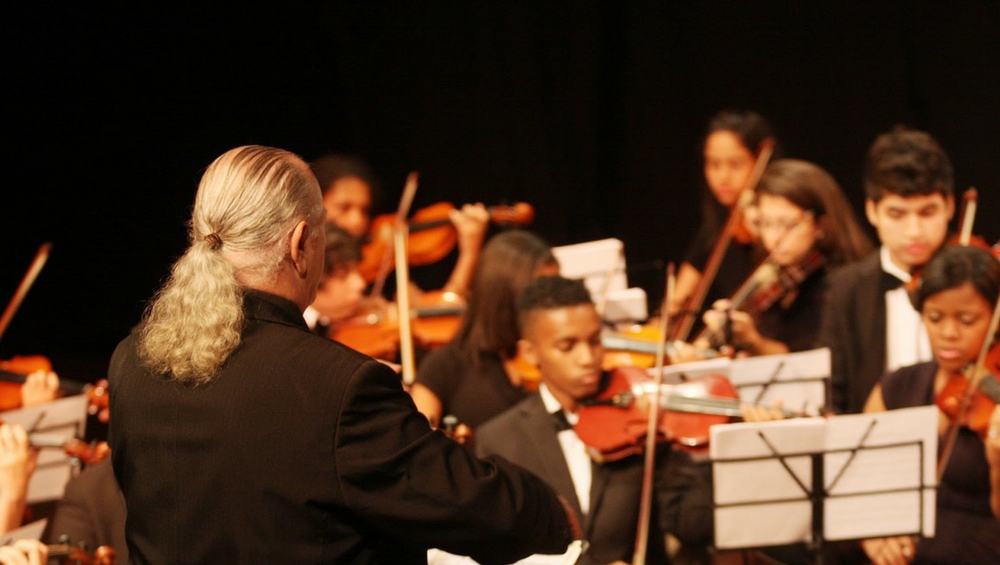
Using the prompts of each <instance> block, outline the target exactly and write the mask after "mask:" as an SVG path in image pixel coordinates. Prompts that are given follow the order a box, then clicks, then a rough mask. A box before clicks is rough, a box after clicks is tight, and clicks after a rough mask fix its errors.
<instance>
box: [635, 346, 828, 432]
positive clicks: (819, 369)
mask: <svg viewBox="0 0 1000 565" xmlns="http://www.w3.org/2000/svg"><path fill="white" fill-rule="evenodd" d="M655 370H656V369H650V370H649V373H650V375H651V376H653V375H655V372H654V371H655ZM705 375H722V376H724V377H726V378H728V379H729V381H730V382H732V383H733V386H734V387H736V390H737V392H738V393H739V395H740V400H741V401H742V402H746V403H748V404H754V405H763V406H773V405H774V404H776V403H777V402H778V401H781V403H782V406H784V407H785V408H786V409H789V410H792V411H795V412H798V413H801V414H805V415H809V416H815V415H818V414H819V413H820V411H821V409H822V408H823V407H824V406H825V405H826V391H827V388H828V386H827V382H828V381H829V379H830V349H829V348H826V347H824V348H819V349H813V350H810V351H799V352H796V353H784V354H780V355H760V356H757V357H747V358H742V359H729V358H728V357H718V358H715V359H707V360H705V361H692V362H688V363H677V364H674V365H667V366H665V367H664V368H663V382H665V383H677V382H683V381H686V380H691V379H695V378H697V377H701V376H705Z"/></svg>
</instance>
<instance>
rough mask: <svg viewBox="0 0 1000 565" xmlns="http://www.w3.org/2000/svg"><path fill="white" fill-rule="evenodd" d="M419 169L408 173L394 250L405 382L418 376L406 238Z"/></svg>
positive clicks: (400, 349) (397, 213)
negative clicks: (407, 218) (414, 351)
mask: <svg viewBox="0 0 1000 565" xmlns="http://www.w3.org/2000/svg"><path fill="white" fill-rule="evenodd" d="M417 177H418V175H417V172H416V171H413V172H411V173H410V174H409V175H408V176H407V177H406V186H405V187H404V188H403V196H402V198H401V199H400V200H399V210H398V211H397V212H396V225H395V227H394V228H393V230H392V237H393V252H394V253H395V254H396V307H397V308H398V316H399V363H400V365H402V373H403V382H404V383H405V384H407V385H409V384H413V379H414V378H415V377H416V363H415V361H414V353H413V328H412V326H411V324H410V269H409V265H408V264H407V261H406V258H407V256H408V255H407V253H406V240H407V236H408V235H409V226H408V225H407V223H406V217H407V216H408V215H409V213H410V206H411V205H412V204H413V197H414V196H415V195H416V193H417Z"/></svg>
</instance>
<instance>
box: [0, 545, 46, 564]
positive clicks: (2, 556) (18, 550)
mask: <svg viewBox="0 0 1000 565" xmlns="http://www.w3.org/2000/svg"><path fill="white" fill-rule="evenodd" d="M48 562H49V548H48V547H47V546H46V545H45V544H44V543H42V542H40V541H38V540H33V539H20V540H17V541H14V542H11V543H9V544H7V545H3V546H0V565H42V564H43V563H48Z"/></svg>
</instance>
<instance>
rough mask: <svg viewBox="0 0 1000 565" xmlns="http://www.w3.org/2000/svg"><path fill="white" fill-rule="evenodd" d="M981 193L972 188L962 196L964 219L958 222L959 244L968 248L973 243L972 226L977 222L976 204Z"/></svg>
mask: <svg viewBox="0 0 1000 565" xmlns="http://www.w3.org/2000/svg"><path fill="white" fill-rule="evenodd" d="M978 201H979V193H978V192H977V191H976V187H974V186H970V187H969V188H968V189H967V190H966V191H965V192H964V193H963V194H962V217H961V219H960V220H959V221H958V226H959V232H958V244H959V245H965V246H968V245H969V243H970V242H971V241H972V224H973V222H975V221H976V204H977V203H978Z"/></svg>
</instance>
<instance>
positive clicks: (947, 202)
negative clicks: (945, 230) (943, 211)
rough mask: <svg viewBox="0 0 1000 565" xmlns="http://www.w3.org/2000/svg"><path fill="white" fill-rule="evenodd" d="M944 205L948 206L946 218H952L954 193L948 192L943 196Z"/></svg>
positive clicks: (953, 214)
mask: <svg viewBox="0 0 1000 565" xmlns="http://www.w3.org/2000/svg"><path fill="white" fill-rule="evenodd" d="M944 205H945V206H947V207H948V219H949V220H950V219H952V218H953V217H954V216H955V195H954V194H949V195H948V196H945V197H944Z"/></svg>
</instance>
